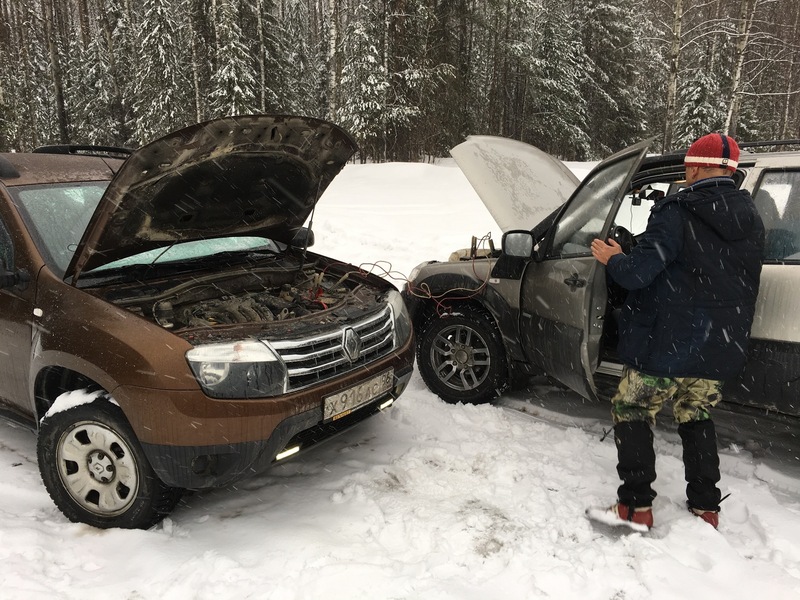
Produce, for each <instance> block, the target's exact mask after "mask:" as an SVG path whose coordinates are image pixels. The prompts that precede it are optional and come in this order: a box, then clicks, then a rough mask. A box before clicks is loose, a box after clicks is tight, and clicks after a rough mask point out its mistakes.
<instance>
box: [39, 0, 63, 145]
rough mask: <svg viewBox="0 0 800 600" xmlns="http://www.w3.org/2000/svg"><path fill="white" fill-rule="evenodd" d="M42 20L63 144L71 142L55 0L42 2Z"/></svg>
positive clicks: (60, 138) (60, 136) (59, 131)
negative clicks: (58, 42)
mask: <svg viewBox="0 0 800 600" xmlns="http://www.w3.org/2000/svg"><path fill="white" fill-rule="evenodd" d="M42 20H43V22H44V35H45V38H46V39H47V50H48V52H49V53H50V76H51V77H52V83H53V94H54V96H55V103H56V119H57V120H58V139H59V142H61V143H62V144H68V143H69V125H68V122H67V107H66V102H65V101H64V79H63V76H62V71H61V58H60V56H59V54H60V53H59V49H58V47H57V36H56V27H55V7H54V6H53V0H44V1H43V2H42Z"/></svg>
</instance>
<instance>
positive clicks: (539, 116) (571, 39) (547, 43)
mask: <svg viewBox="0 0 800 600" xmlns="http://www.w3.org/2000/svg"><path fill="white" fill-rule="evenodd" d="M542 9H543V13H542V15H541V20H540V21H539V31H540V35H541V37H540V39H539V42H538V46H537V48H536V49H535V60H534V73H533V77H534V79H533V82H532V85H531V94H532V101H533V104H534V107H535V112H534V114H533V115H531V123H532V130H533V131H532V135H533V138H534V139H536V140H537V142H538V143H537V146H539V147H540V148H542V149H543V150H545V151H546V152H549V153H551V154H555V155H557V156H561V157H564V158H568V159H578V160H580V159H583V158H584V157H586V156H587V155H588V154H589V152H590V138H589V135H588V134H587V133H586V128H587V117H586V102H585V100H584V98H583V96H582V94H581V83H582V79H583V77H584V73H585V72H586V69H587V68H589V64H588V61H587V60H586V59H585V55H584V52H583V44H582V42H581V38H580V31H579V30H578V29H577V27H576V26H575V25H574V23H575V21H574V19H573V16H572V15H571V14H570V13H569V12H568V10H567V7H566V6H565V5H564V4H563V3H562V2H560V0H545V2H544V3H543V5H542Z"/></svg>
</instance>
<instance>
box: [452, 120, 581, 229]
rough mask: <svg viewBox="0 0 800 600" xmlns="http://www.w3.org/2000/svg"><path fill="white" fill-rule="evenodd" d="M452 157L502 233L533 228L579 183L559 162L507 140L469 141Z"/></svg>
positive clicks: (477, 138)
mask: <svg viewBox="0 0 800 600" xmlns="http://www.w3.org/2000/svg"><path fill="white" fill-rule="evenodd" d="M450 154H451V155H452V156H453V158H454V159H455V161H456V163H457V164H458V166H459V167H460V168H461V170H462V171H463V173H464V175H465V176H466V178H467V180H468V181H469V182H470V184H472V187H473V188H475V191H476V192H477V193H478V196H479V197H480V199H481V200H482V201H483V203H484V204H485V205H486V208H487V209H488V210H489V213H491V215H492V217H494V220H495V221H496V222H497V225H498V226H499V227H500V229H501V230H502V231H503V232H506V231H508V230H510V229H533V228H534V227H535V226H536V225H538V224H539V222H540V221H542V220H543V219H544V218H545V217H546V216H547V215H549V214H550V213H551V212H553V211H554V210H555V209H556V208H558V207H559V206H561V205H562V204H563V203H564V202H566V201H567V200H568V199H569V197H570V196H571V195H572V192H574V191H575V189H576V188H577V187H578V184H579V183H580V182H579V180H578V178H577V177H575V175H574V174H573V173H572V171H570V170H569V169H568V168H567V167H566V165H564V163H562V162H561V161H560V160H558V159H557V158H553V157H552V156H550V155H549V154H547V153H546V152H542V151H541V150H539V149H538V148H535V147H534V146H531V145H529V144H525V143H523V142H518V141H516V140H511V139H508V138H501V137H494V136H485V135H479V136H470V137H468V138H467V140H466V141H465V142H463V143H461V144H459V145H458V146H456V147H455V148H453V149H452V150H450Z"/></svg>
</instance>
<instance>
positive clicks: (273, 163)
mask: <svg viewBox="0 0 800 600" xmlns="http://www.w3.org/2000/svg"><path fill="white" fill-rule="evenodd" d="M356 149H357V147H356V145H355V142H354V141H353V140H352V139H351V138H350V136H349V135H348V134H347V133H345V132H344V131H343V130H342V129H340V128H338V127H336V126H335V125H333V124H331V123H328V122H326V121H321V120H317V119H312V118H307V117H294V116H275V115H248V116H239V117H227V118H223V119H218V120H215V121H208V122H206V123H199V124H197V125H192V126H191V127H187V128H186V129H182V130H180V131H176V132H174V133H171V134H169V135H167V136H165V137H163V138H161V139H159V140H156V141H155V142H152V143H150V144H148V145H146V146H143V147H142V148H140V149H139V150H137V151H136V152H134V153H133V154H132V155H131V156H130V157H129V158H128V159H127V160H126V161H125V163H124V164H123V165H122V167H121V168H120V170H119V171H118V172H117V174H116V175H115V176H114V178H113V179H112V180H111V183H110V184H109V186H108V189H107V190H106V192H105V194H104V195H103V198H102V199H101V200H100V203H99V205H98V207H97V210H96V211H95V213H94V215H93V216H92V219H91V221H90V222H89V226H88V227H87V229H86V232H85V233H84V235H83V238H82V239H81V241H80V244H79V245H78V248H77V250H76V252H75V255H74V257H73V259H72V262H71V263H70V266H69V268H68V269H67V272H66V275H65V276H66V277H70V276H71V277H72V282H73V284H74V283H75V282H76V281H77V279H78V277H80V274H81V272H83V271H89V270H91V269H95V268H97V267H99V266H101V265H104V264H107V263H110V262H112V261H115V260H118V259H121V258H125V257H127V256H131V255H133V254H137V253H139V252H144V251H146V250H152V249H154V248H159V247H167V246H169V245H171V244H174V243H178V242H187V241H192V240H198V239H209V238H215V237H221V236H230V235H253V236H263V237H266V238H270V239H272V240H276V241H279V242H286V243H288V242H290V241H291V239H292V238H293V236H294V235H295V233H296V231H297V230H298V229H299V228H300V227H301V226H302V225H303V223H304V222H305V220H306V218H307V217H308V215H309V214H310V213H311V210H312V209H313V207H314V205H315V203H316V202H317V200H318V199H319V197H320V196H321V195H322V192H323V191H324V190H325V189H326V188H327V187H328V184H330V182H331V180H332V179H333V178H334V176H335V175H336V174H337V173H338V172H339V171H340V170H341V169H342V167H343V166H344V165H345V163H346V162H347V160H348V159H349V158H350V157H351V156H352V155H353V153H354V152H355V151H356Z"/></svg>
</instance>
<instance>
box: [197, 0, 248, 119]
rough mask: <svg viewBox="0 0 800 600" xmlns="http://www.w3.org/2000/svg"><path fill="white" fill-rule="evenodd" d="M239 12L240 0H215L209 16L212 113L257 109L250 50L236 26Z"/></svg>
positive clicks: (216, 114) (217, 115)
mask: <svg viewBox="0 0 800 600" xmlns="http://www.w3.org/2000/svg"><path fill="white" fill-rule="evenodd" d="M241 16H242V9H241V4H240V1H239V0H217V2H216V14H215V15H214V17H213V19H212V23H213V24H214V33H215V53H214V56H213V67H212V72H211V94H210V97H209V113H210V116H211V117H221V116H225V115H237V114H248V113H252V112H255V111H257V107H258V103H257V100H256V94H255V90H256V80H255V78H254V76H253V72H254V68H253V63H252V52H251V51H250V50H249V48H248V45H247V40H246V39H245V38H244V37H243V35H242V29H241V27H240V26H239V23H240V21H241Z"/></svg>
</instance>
